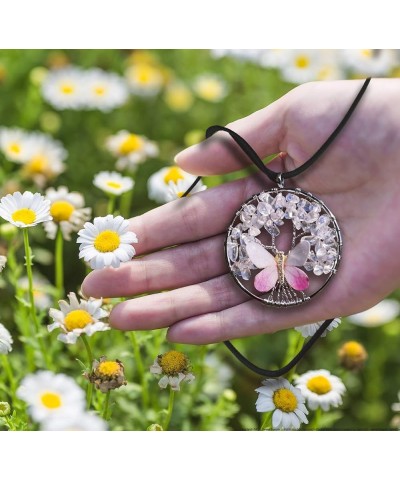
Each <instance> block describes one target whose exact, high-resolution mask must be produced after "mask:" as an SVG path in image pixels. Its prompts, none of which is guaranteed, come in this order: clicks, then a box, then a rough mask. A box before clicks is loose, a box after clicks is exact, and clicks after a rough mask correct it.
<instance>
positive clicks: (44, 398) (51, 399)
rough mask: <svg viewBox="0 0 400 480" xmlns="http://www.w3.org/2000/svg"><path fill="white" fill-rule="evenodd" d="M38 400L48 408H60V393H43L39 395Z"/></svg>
mask: <svg viewBox="0 0 400 480" xmlns="http://www.w3.org/2000/svg"><path fill="white" fill-rule="evenodd" d="M40 401H41V402H42V404H43V405H44V406H45V407H46V408H49V409H50V410H54V409H56V408H60V407H61V405H62V401H61V395H59V394H58V393H54V392H45V393H43V394H42V395H41V397H40Z"/></svg>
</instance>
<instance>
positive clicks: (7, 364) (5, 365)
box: [1, 355, 17, 403]
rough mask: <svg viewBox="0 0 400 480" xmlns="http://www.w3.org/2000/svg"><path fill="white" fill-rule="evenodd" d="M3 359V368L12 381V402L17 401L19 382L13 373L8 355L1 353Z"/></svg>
mask: <svg viewBox="0 0 400 480" xmlns="http://www.w3.org/2000/svg"><path fill="white" fill-rule="evenodd" d="M1 357H2V360H3V368H4V371H5V372H6V374H7V377H8V380H9V382H10V397H11V399H12V402H13V403H15V392H16V390H17V382H16V380H15V376H14V374H13V371H12V368H11V364H10V361H9V359H8V355H1Z"/></svg>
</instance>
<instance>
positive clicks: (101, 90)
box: [93, 85, 106, 97]
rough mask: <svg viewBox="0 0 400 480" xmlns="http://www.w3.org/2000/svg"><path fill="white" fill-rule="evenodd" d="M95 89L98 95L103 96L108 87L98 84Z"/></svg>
mask: <svg viewBox="0 0 400 480" xmlns="http://www.w3.org/2000/svg"><path fill="white" fill-rule="evenodd" d="M93 91H94V93H95V94H96V95H98V96H99V97H101V96H103V95H104V94H105V93H106V88H105V87H103V86H102V85H97V86H96V87H94V88H93Z"/></svg>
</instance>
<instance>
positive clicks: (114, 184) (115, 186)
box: [106, 181, 122, 190]
mask: <svg viewBox="0 0 400 480" xmlns="http://www.w3.org/2000/svg"><path fill="white" fill-rule="evenodd" d="M106 185H107V187H111V188H116V189H117V190H119V189H120V188H121V187H122V184H121V183H118V182H112V181H109V182H106Z"/></svg>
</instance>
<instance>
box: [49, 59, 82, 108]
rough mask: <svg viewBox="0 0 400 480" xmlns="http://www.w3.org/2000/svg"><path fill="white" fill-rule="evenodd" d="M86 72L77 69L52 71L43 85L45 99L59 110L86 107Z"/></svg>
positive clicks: (67, 68)
mask: <svg viewBox="0 0 400 480" xmlns="http://www.w3.org/2000/svg"><path fill="white" fill-rule="evenodd" d="M84 80H85V72H84V71H82V70H81V69H80V68H77V67H71V66H69V67H66V68H59V69H56V70H53V71H50V72H49V73H48V74H47V76H46V78H45V80H44V81H43V83H42V95H43V97H44V99H45V100H46V101H47V102H48V103H50V105H52V106H53V107H54V108H55V109H57V110H66V109H73V110H80V109H82V108H83V107H84V101H85V99H84V91H85V82H84Z"/></svg>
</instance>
